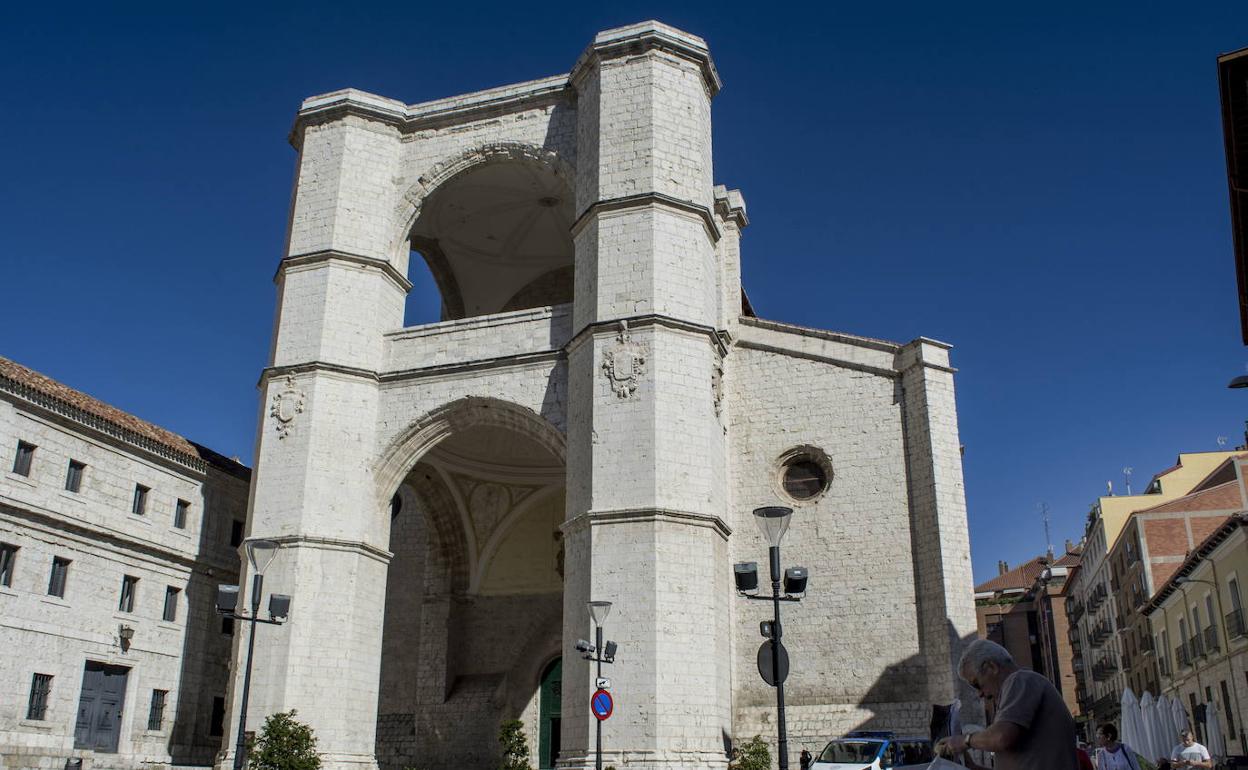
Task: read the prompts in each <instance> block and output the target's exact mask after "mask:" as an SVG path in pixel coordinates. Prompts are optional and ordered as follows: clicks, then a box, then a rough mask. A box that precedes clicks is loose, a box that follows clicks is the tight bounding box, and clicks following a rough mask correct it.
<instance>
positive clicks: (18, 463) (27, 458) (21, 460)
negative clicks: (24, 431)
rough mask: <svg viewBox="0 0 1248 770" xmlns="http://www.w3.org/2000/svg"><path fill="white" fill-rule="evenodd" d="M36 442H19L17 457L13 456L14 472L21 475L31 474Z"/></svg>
mask: <svg viewBox="0 0 1248 770" xmlns="http://www.w3.org/2000/svg"><path fill="white" fill-rule="evenodd" d="M35 449H37V447H36V446H35V445H34V444H27V443H26V442H25V441H19V442H17V457H15V458H13V472H14V473H16V474H17V475H19V476H29V475H30V465H31V463H32V462H34V459H35Z"/></svg>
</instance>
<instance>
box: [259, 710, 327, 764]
mask: <svg viewBox="0 0 1248 770" xmlns="http://www.w3.org/2000/svg"><path fill="white" fill-rule="evenodd" d="M295 713H296V712H294V711H291V712H289V713H283V714H272V715H270V716H269V718H268V719H266V720H264V727H262V728H261V729H260V734H259V735H258V736H256V737H255V738H254V739H253V740H252V742H251V745H250V746H249V747H248V751H247V766H248V767H249V768H250V770H320V768H321V757H320V755H318V754H317V753H316V736H315V735H313V734H312V728H311V727H308V726H307V725H305V724H303V723H301V722H298V721H296V720H295Z"/></svg>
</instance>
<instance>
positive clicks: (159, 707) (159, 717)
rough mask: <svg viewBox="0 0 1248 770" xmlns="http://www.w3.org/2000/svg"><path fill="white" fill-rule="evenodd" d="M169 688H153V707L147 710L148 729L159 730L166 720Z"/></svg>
mask: <svg viewBox="0 0 1248 770" xmlns="http://www.w3.org/2000/svg"><path fill="white" fill-rule="evenodd" d="M168 697H169V691H168V690H152V708H151V710H150V711H148V712H147V729H149V730H159V729H160V726H161V725H162V724H164V721H165V699H166V698H168Z"/></svg>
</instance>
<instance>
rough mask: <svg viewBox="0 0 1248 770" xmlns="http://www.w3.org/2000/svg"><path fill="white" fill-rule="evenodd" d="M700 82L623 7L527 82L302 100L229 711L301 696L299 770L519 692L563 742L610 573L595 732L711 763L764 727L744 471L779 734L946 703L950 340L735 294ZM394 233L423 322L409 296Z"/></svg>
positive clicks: (697, 59)
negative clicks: (252, 576) (774, 615)
mask: <svg viewBox="0 0 1248 770" xmlns="http://www.w3.org/2000/svg"><path fill="white" fill-rule="evenodd" d="M719 88H720V79H719V74H718V73H717V71H716V68H715V65H714V63H713V62H712V59H711V56H710V52H709V50H708V48H707V46H706V44H705V42H704V41H703V40H701V39H700V38H698V37H696V36H694V35H690V34H688V33H686V32H682V31H680V30H677V29H673V28H671V27H668V26H666V25H663V24H659V23H657V22H645V23H641V24H636V25H632V26H627V27H621V28H618V29H612V30H608V31H605V32H602V33H599V34H598V35H597V36H596V37H595V38H594V40H593V41H592V42H591V44H590V45H589V47H588V48H587V49H586V50H585V52H584V54H583V55H582V56H581V57H580V59H579V60H578V61H577V62H576V63H575V64H574V66H573V67H572V69H571V72H569V73H567V74H561V75H557V76H553V77H549V78H544V79H542V80H536V81H530V82H526V83H519V84H515V85H509V86H505V87H501V88H495V89H491V90H488V91H482V92H478V93H473V94H467V95H461V96H455V97H450V98H447V99H442V100H438V101H434V102H427V103H423V104H413V105H408V104H404V103H402V102H398V101H394V100H392V99H388V98H385V97H382V96H377V95H373V94H367V93H363V92H360V91H356V90H344V91H338V92H335V93H330V94H325V95H321V96H315V97H312V98H309V99H307V100H306V101H305V102H304V103H303V107H302V109H300V110H299V113H298V115H297V117H296V120H295V126H294V130H293V132H292V142H293V144H294V146H295V148H296V150H297V151H298V153H299V158H298V162H297V164H298V173H297V177H296V183H295V190H294V195H293V198H292V211H291V215H290V218H289V238H288V246H287V252H286V254H285V255H284V258H283V260H282V262H281V266H280V269H279V271H278V275H277V291H278V295H279V303H278V307H279V308H280V312H279V317H278V319H277V324H276V329H275V337H274V340H273V345H272V360H271V361H270V366H269V367H268V368H267V369H266V370H265V371H264V373H263V375H262V378H261V384H260V389H261V395H262V398H263V399H264V403H265V404H266V409H265V410H264V412H263V414H262V421H261V423H260V425H259V431H258V435H259V440H258V444H257V456H256V477H255V483H254V494H253V501H252V509H251V510H252V517H251V519H250V530H249V532H248V537H250V538H269V539H275V540H278V541H279V542H281V543H282V545H283V548H282V550H281V551H279V553H278V556H277V558H276V559H275V561H274V562H273V564H272V566H271V567H270V568H269V571H268V573H267V574H266V580H267V583H266V585H268V586H271V587H272V590H274V591H280V592H282V593H289V594H293V595H294V596H295V597H296V610H295V611H294V612H292V614H291V617H290V620H289V622H288V623H286V624H285V625H283V626H281V627H280V628H277V629H273V630H272V633H266V634H263V635H262V637H261V638H260V639H259V640H258V642H257V647H256V662H257V674H256V676H255V678H254V680H253V687H252V692H251V694H252V697H251V701H250V703H251V712H250V714H249V717H248V720H249V723H256V722H257V721H258V720H259V719H261V718H262V717H263V716H264V715H265V714H268V713H272V712H274V711H280V710H287V709H291V708H295V709H298V710H299V713H300V716H301V718H303V719H305V720H307V721H308V722H309V723H310V724H311V725H312V726H313V727H314V728H315V730H316V734H317V737H318V740H319V741H320V744H319V745H320V748H321V750H322V751H323V752H324V753H325V756H326V765H327V768H328V770H339V769H340V768H353V769H355V768H367V767H373V766H375V765H376V764H377V763H380V764H381V765H382V766H383V767H387V768H398V767H404V766H416V765H418V766H421V767H425V768H429V769H430V770H439V769H441V768H456V770H472V769H473V768H486V767H492V766H496V763H497V758H496V756H495V752H496V750H497V749H496V746H497V742H496V735H497V726H498V723H499V721H500V720H501V719H504V718H513V717H518V718H520V719H522V720H523V721H524V723H525V729H526V730H527V731H528V735H529V741H530V745H532V746H533V747H534V748H535V749H536V752H535V753H536V755H537V756H536V758H535V759H536V762H535V764H538V765H539V766H540V767H543V768H545V767H550V766H552V765H553V764H554V763H555V762H556V761H557V762H558V763H559V766H560V767H562V768H568V769H569V770H571V769H572V768H585V767H588V766H592V764H593V761H592V757H591V755H590V749H591V747H592V745H593V737H592V735H593V728H592V719H591V717H590V713H589V696H590V694H591V692H592V691H593V675H592V671H591V668H590V665H589V664H588V663H587V662H585V661H584V660H582V659H581V657H580V656H579V655H576V654H574V653H573V652H572V649H573V645H574V644H575V642H576V640H577V639H578V638H592V626H591V621H590V617H589V615H588V613H587V611H586V603H587V602H588V601H590V600H606V601H611V602H613V603H614V608H613V609H612V611H611V615H610V618H609V620H608V623H607V629H606V630H607V637H608V638H609V639H614V640H615V641H617V642H618V643H619V655H618V656H617V658H616V662H615V664H614V665H613V666H612V667H611V676H610V678H611V682H612V684H613V687H614V688H615V692H616V693H617V698H618V704H619V705H618V706H617V709H616V712H615V714H614V715H613V716H612V718H611V722H610V733H611V740H610V742H609V745H608V747H607V751H608V753H607V757H606V762H607V763H608V764H613V765H615V766H617V767H620V768H621V770H623V769H624V768H626V767H634V768H636V767H645V768H650V769H654V770H657V769H658V768H688V769H690V770H697V769H701V768H706V769H708V770H709V769H711V768H714V769H716V770H722V768H724V767H725V766H726V764H727V753H728V750H729V748H730V745H731V743H732V742H733V741H735V740H743V739H748V738H749V737H751V736H753V735H755V734H759V733H761V734H763V735H765V736H769V735H773V734H774V730H773V729H772V727H773V725H774V691H773V690H772V689H771V688H769V687H768V686H767V685H766V684H765V683H763V682H762V681H761V680H760V679H759V676H758V673H757V671H756V663H755V651H756V649H757V648H758V646H759V643H760V641H761V640H760V639H759V634H758V629H759V625H758V623H759V620H761V619H762V618H764V617H765V616H766V614H767V612H768V611H769V610H767V609H766V608H765V607H763V606H761V605H760V603H752V602H745V601H743V600H741V599H739V598H738V597H737V596H736V595H735V593H734V590H733V580H732V571H731V565H732V564H733V563H734V562H740V561H760V560H761V561H764V562H765V560H766V554H767V550H766V547H765V544H764V541H763V539H762V537H761V535H760V534H759V532H758V530H757V528H756V526H755V524H754V522H753V520H752V516H751V513H750V511H751V509H753V508H755V507H756V506H762V505H771V504H783V505H787V506H791V507H792V508H794V509H795V513H794V515H793V519H792V526H791V527H790V529H789V533H788V535H787V536H786V540H785V543H784V552H783V553H784V560H785V562H786V564H802V565H804V566H807V567H809V568H810V570H811V575H812V577H811V586H812V589H811V591H810V592H809V594H808V595H807V596H806V598H805V600H804V601H803V603H802V604H800V605H789V606H786V611H785V613H786V614H785V622H784V636H785V642H786V645H787V646H788V649H789V650H791V651H792V654H793V655H794V656H795V659H800V660H801V661H802V662H801V664H800V665H795V666H794V667H793V670H792V673H791V675H790V677H789V679H788V681H787V683H786V690H787V698H788V701H787V702H788V725H789V734H790V736H791V738H792V740H791V742H790V744H789V748H790V752H791V754H792V755H793V756H792V757H791V760H792V761H793V762H794V763H796V753H797V751H798V750H799V749H800V747H801V745H802V744H803V743H805V744H806V745H811V746H813V745H818V744H821V743H822V742H823V741H825V740H826V739H827V738H828V737H831V736H835V735H839V734H843V733H844V732H845V731H847V730H851V729H855V728H859V727H877V728H886V729H895V730H900V731H906V732H922V731H925V730H926V728H927V724H928V721H929V718H930V708H931V704H933V703H948V702H950V701H951V700H952V699H953V698H954V697H958V696H959V695H960V696H961V697H962V700H963V702H964V703H967V704H971V703H974V702H975V699H974V698H973V697H972V693H971V692H969V690H968V689H967V688H966V687H965V686H964V685H962V684H961V683H960V682H959V681H958V680H957V677H956V676H955V673H954V667H955V665H956V662H957V660H958V657H959V655H960V652H961V647H962V644H963V641H964V640H966V639H968V638H970V637H972V636H973V635H974V632H975V616H974V606H973V604H972V600H971V595H972V580H971V573H970V558H969V556H970V554H969V542H968V537H967V526H966V510H965V498H964V493H963V486H962V484H963V482H962V468H961V457H960V451H959V441H958V432H957V414H956V406H955V400H954V387H953V373H954V370H953V369H952V368H951V366H950V358H949V347H948V346H947V345H944V344H942V343H939V342H934V341H932V340H928V339H923V338H920V339H916V340H914V341H912V342H909V343H904V344H899V343H893V342H885V341H881V340H877V339H869V338H864V337H856V336H853V335H848V334H842V333H837V332H831V331H823V330H817V329H808V328H802V327H798V326H793V325H790V324H786V323H781V322H777V321H770V320H763V319H760V318H757V317H755V315H754V314H753V312H751V309H750V307H749V303H748V302H745V301H744V297H743V292H742V287H741V270H740V265H741V259H742V255H741V234H742V231H743V229H744V228H745V227H746V225H747V224H748V219H747V216H746V210H745V203H744V199H743V197H742V196H741V194H740V193H739V192H738V191H736V190H731V189H728V188H726V187H724V186H719V185H716V184H715V180H714V171H713V155H712V151H711V100H712V99H713V98H714V97H715V95H716V94H717V92H718V91H719ZM413 262H416V263H419V262H423V263H424V264H426V265H427V266H428V268H429V271H430V272H431V274H432V275H433V278H434V280H435V282H436V283H437V286H438V288H439V291H440V294H441V297H440V302H439V304H440V308H441V314H442V321H441V322H439V323H433V324H426V325H423V326H418V327H411V328H403V322H404V321H403V319H404V303H405V300H406V294H407V292H408V289H409V288H410V286H411V283H410V282H409V279H408V277H407V276H408V269H409V265H410V264H412V263H413ZM422 269H423V268H422ZM245 582H246V577H245V576H244V583H245ZM815 586H818V588H815ZM298 607H316V608H317V609H316V612H314V613H311V612H309V613H304V612H301V611H299V610H298ZM326 649H334V650H336V651H337V655H338V657H339V659H340V660H341V661H342V663H341V665H337V666H325V665H324V651H325V650H326ZM235 684H236V685H237V681H236V683H235ZM234 690H235V691H237V686H236V687H235V688H234ZM326 692H332V693H334V694H335V697H334V698H333V700H332V702H329V701H327V699H326V698H325V697H324V693H326ZM238 708H239V706H238V703H237V699H232V701H231V706H230V710H231V724H232V723H233V721H234V720H235V719H236V717H237V716H238ZM231 729H232V728H231ZM232 743H233V742H232V741H227V745H232ZM229 760H230V757H229V756H228V755H227V756H226V757H225V758H224V759H223V761H225V762H228V761H229Z"/></svg>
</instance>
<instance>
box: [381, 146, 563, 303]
mask: <svg viewBox="0 0 1248 770" xmlns="http://www.w3.org/2000/svg"><path fill="white" fill-rule="evenodd" d="M430 173H431V175H432V176H433V178H432V179H426V180H425V181H426V183H427V184H429V185H430V187H429V191H428V193H427V194H424V195H423V196H422V197H420V198H419V202H418V210H417V211H416V216H415V219H414V221H413V223H412V226H411V229H410V231H409V232H408V235H407V237H408V241H409V245H410V248H411V251H412V254H411V258H410V260H409V266H410V267H409V278H410V279H411V280H412V283H413V287H414V291H413V292H412V293H411V294H410V295H409V298H408V305H407V308H406V312H405V323H407V324H408V325H414V324H422V323H430V322H434V321H448V320H455V319H461V318H472V317H476V316H482V315H491V314H494V313H502V312H507V311H510V310H524V309H528V308H535V307H544V306H548V305H560V304H564V303H567V302H571V301H572V287H573V245H572V236H571V233H570V229H571V227H572V222H573V210H574V196H573V192H572V188H571V180H570V178H569V173H568V169H567V168H566V167H564V166H563V164H562V163H561V162H559V161H558V159H557V158H555V157H554V155H553V154H552V153H548V152H543V151H539V150H536V149H535V148H528V147H524V146H512V145H499V146H489V147H485V148H479V149H477V150H474V151H473V152H471V153H468V154H466V155H464V156H462V157H460V158H458V159H456V160H455V161H453V162H450V163H447V164H442V165H440V166H439V167H438V168H437V169H436V170H433V171H431V172H430ZM420 191H421V193H424V191H425V188H424V187H423V186H422V187H421V188H420Z"/></svg>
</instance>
